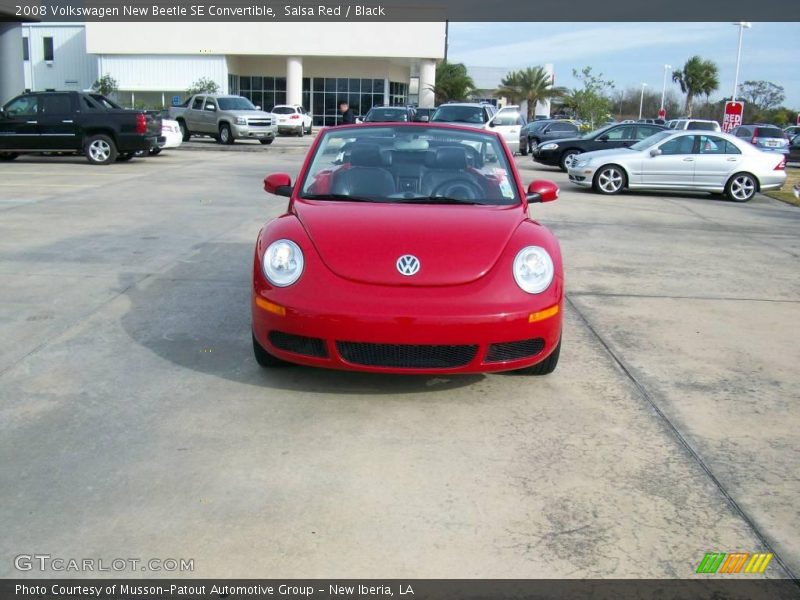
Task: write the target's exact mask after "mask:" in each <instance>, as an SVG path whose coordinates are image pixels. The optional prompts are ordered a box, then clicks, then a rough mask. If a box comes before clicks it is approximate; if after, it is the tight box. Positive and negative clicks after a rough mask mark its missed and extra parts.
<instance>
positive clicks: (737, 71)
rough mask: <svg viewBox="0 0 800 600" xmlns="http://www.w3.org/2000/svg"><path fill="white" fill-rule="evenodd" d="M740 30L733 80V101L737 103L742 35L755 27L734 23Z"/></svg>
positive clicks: (742, 22) (748, 24) (744, 22)
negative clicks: (746, 30)
mask: <svg viewBox="0 0 800 600" xmlns="http://www.w3.org/2000/svg"><path fill="white" fill-rule="evenodd" d="M733 24H734V25H736V26H737V27H738V28H739V48H738V49H737V50H736V75H735V76H734V78H733V94H732V96H731V99H732V100H733V101H734V102H736V92H737V91H738V89H739V65H740V64H741V63H742V35H743V34H744V30H745V29H750V28H751V27H752V26H753V25H752V24H751V23H748V22H747V21H739V22H738V23H733Z"/></svg>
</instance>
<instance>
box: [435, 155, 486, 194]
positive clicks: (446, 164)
mask: <svg viewBox="0 0 800 600" xmlns="http://www.w3.org/2000/svg"><path fill="white" fill-rule="evenodd" d="M467 166H468V157H467V149H466V148H464V147H463V146H442V147H441V148H436V149H435V150H432V151H431V152H430V153H429V154H428V156H427V157H426V160H425V167H426V170H425V174H424V175H423V176H422V186H421V191H422V193H423V194H425V195H427V196H431V195H433V194H434V192H436V190H437V189H438V188H440V187H442V185H443V184H445V183H448V182H451V181H462V182H463V181H469V182H471V183H473V184H475V185H476V186H477V187H478V189H480V188H481V186H480V184H479V183H478V180H477V178H476V177H475V175H473V174H472V173H470V172H469V171H467Z"/></svg>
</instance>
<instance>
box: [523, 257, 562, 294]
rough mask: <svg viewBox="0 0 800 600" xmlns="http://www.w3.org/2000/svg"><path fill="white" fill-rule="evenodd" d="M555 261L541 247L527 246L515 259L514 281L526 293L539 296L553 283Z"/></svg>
mask: <svg viewBox="0 0 800 600" xmlns="http://www.w3.org/2000/svg"><path fill="white" fill-rule="evenodd" d="M554 273H555V269H554V267H553V259H552V258H550V255H549V254H548V253H547V250H545V249H544V248H542V247H540V246H527V247H525V248H523V249H522V250H520V251H519V252H517V256H516V258H514V280H515V281H516V282H517V285H518V286H519V287H520V288H521V289H522V291H524V292H528V293H529V294H539V293H541V292H543V291H545V290H546V289H547V288H548V287H549V286H550V283H551V282H552V281H553V274H554Z"/></svg>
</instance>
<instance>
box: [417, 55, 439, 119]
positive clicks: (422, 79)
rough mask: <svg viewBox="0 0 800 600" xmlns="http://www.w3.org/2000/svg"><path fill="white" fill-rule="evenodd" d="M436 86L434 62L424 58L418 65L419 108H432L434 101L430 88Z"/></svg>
mask: <svg viewBox="0 0 800 600" xmlns="http://www.w3.org/2000/svg"><path fill="white" fill-rule="evenodd" d="M433 85H436V61H435V60H432V59H429V58H424V59H422V61H420V65H419V106H420V108H433V105H434V104H435V102H436V99H435V97H434V95H433V90H432V89H431V86H433Z"/></svg>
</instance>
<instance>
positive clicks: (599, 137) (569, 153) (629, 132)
mask: <svg viewBox="0 0 800 600" xmlns="http://www.w3.org/2000/svg"><path fill="white" fill-rule="evenodd" d="M663 130H664V128H663V127H662V126H661V125H646V124H644V123H624V122H623V123H620V124H619V125H609V126H608V127H602V128H600V129H598V130H596V131H592V132H590V133H587V134H586V135H584V136H583V137H577V136H575V137H565V138H562V139H555V140H552V141H548V142H545V143H543V144H541V145H539V146H537V147H536V148H533V150H532V151H531V154H532V155H533V160H535V161H536V162H538V163H542V164H543V165H551V166H554V167H561V170H562V171H564V172H566V171H567V170H568V169H569V167H570V166H571V165H572V162H573V160H574V159H575V158H576V157H577V156H578V155H579V154H581V153H583V152H591V151H593V150H603V149H608V148H622V147H625V146H631V145H633V144H635V143H636V142H638V141H639V140H643V139H644V138H647V137H650V136H651V135H653V134H654V133H658V132H659V131H663Z"/></svg>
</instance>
